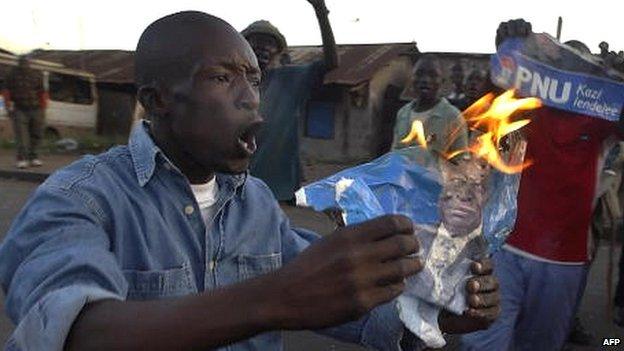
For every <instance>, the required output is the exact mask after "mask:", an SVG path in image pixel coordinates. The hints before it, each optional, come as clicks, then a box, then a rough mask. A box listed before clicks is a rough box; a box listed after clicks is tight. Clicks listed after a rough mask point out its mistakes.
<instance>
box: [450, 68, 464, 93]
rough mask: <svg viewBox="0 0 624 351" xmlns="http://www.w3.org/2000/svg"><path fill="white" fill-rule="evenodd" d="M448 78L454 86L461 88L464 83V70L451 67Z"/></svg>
mask: <svg viewBox="0 0 624 351" xmlns="http://www.w3.org/2000/svg"><path fill="white" fill-rule="evenodd" d="M450 78H451V82H453V85H454V86H455V87H457V88H461V87H462V85H464V71H463V70H462V69H461V68H455V67H453V69H452V70H451V77H450Z"/></svg>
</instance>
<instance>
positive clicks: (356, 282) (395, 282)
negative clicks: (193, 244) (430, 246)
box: [269, 216, 422, 329]
mask: <svg viewBox="0 0 624 351" xmlns="http://www.w3.org/2000/svg"><path fill="white" fill-rule="evenodd" d="M413 231H414V230H413V226H412V222H411V220H409V219H408V218H406V217H403V216H384V217H380V218H377V219H374V220H371V221H368V222H364V223H361V224H358V225H354V226H347V227H343V228H339V229H338V230H336V231H335V232H334V233H332V234H330V235H329V236H327V237H325V238H323V239H321V240H320V241H318V242H316V243H315V244H313V245H312V246H310V247H309V248H308V249H307V250H305V251H303V252H302V253H301V254H300V255H299V256H297V257H296V258H295V259H294V260H293V261H292V262H291V263H290V264H288V265H286V266H284V267H283V268H282V269H281V270H279V271H276V272H275V273H274V276H273V277H272V278H273V279H272V286H273V289H272V291H273V293H274V294H275V299H274V303H273V304H271V306H269V307H270V308H271V309H272V310H273V312H272V313H271V318H276V320H275V323H276V326H277V327H279V328H281V329H318V328H323V327H329V326H333V325H337V324H340V323H344V322H347V321H351V320H355V319H358V318H359V317H361V316H363V315H364V314H365V313H367V312H368V311H370V310H371V309H373V308H374V307H376V306H378V305H380V304H383V303H385V302H388V301H391V300H392V299H394V298H395V297H397V296H398V295H400V294H401V293H402V292H403V289H404V282H403V281H404V279H405V278H407V277H409V276H411V275H413V274H416V273H418V272H419V271H420V270H421V269H422V263H421V261H420V259H419V258H417V257H413V256H411V255H413V254H415V253H416V252H418V248H419V245H418V241H417V239H416V236H415V235H414V233H413ZM276 312H277V315H276Z"/></svg>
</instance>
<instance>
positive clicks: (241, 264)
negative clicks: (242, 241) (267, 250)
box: [238, 252, 282, 281]
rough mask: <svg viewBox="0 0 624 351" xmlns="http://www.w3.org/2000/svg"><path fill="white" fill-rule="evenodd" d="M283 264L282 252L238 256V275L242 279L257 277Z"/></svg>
mask: <svg viewBox="0 0 624 351" xmlns="http://www.w3.org/2000/svg"><path fill="white" fill-rule="evenodd" d="M281 266H282V254H281V253H280V252H278V253H272V254H265V255H248V254H242V255H239V256H238V277H239V280H240V281H243V280H247V279H250V278H253V277H257V276H259V275H262V274H266V273H269V272H271V271H274V270H276V269H278V268H280V267H281Z"/></svg>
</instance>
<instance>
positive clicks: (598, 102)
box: [490, 34, 624, 121]
mask: <svg viewBox="0 0 624 351" xmlns="http://www.w3.org/2000/svg"><path fill="white" fill-rule="evenodd" d="M490 70H491V76H492V82H493V83H494V84H496V85H497V86H499V87H501V88H503V89H512V88H513V89H516V93H517V95H519V96H522V97H538V98H540V99H542V102H543V103H544V104H545V105H547V106H550V107H554V108H558V109H562V110H566V111H570V112H574V113H579V114H583V115H587V116H591V117H597V118H602V119H606V120H609V121H617V120H619V118H620V115H621V113H622V108H623V107H624V83H623V82H622V81H623V80H622V77H621V76H619V75H618V74H617V73H615V72H614V71H612V70H610V69H609V68H607V67H605V66H603V65H602V64H601V62H600V60H599V59H597V58H595V57H592V56H590V55H583V54H581V53H580V52H578V51H575V50H574V49H571V48H569V47H566V46H565V45H562V44H559V43H558V42H557V41H556V40H555V39H554V38H552V37H550V36H549V35H547V34H532V35H530V36H528V37H526V38H510V39H507V40H505V41H504V42H503V43H501V45H500V46H499V47H498V51H497V53H496V54H495V55H492V58H491V62H490Z"/></svg>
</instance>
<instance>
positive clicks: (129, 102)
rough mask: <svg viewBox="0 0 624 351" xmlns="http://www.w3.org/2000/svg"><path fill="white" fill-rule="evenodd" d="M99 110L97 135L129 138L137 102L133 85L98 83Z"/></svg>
mask: <svg viewBox="0 0 624 351" xmlns="http://www.w3.org/2000/svg"><path fill="white" fill-rule="evenodd" d="M98 94H99V109H98V125H97V133H98V134H100V135H106V136H115V135H121V136H127V135H128V134H129V133H130V128H131V126H132V115H133V113H134V105H135V102H136V99H135V96H136V92H135V89H134V86H133V85H130V84H123V85H116V84H103V83H98Z"/></svg>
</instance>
